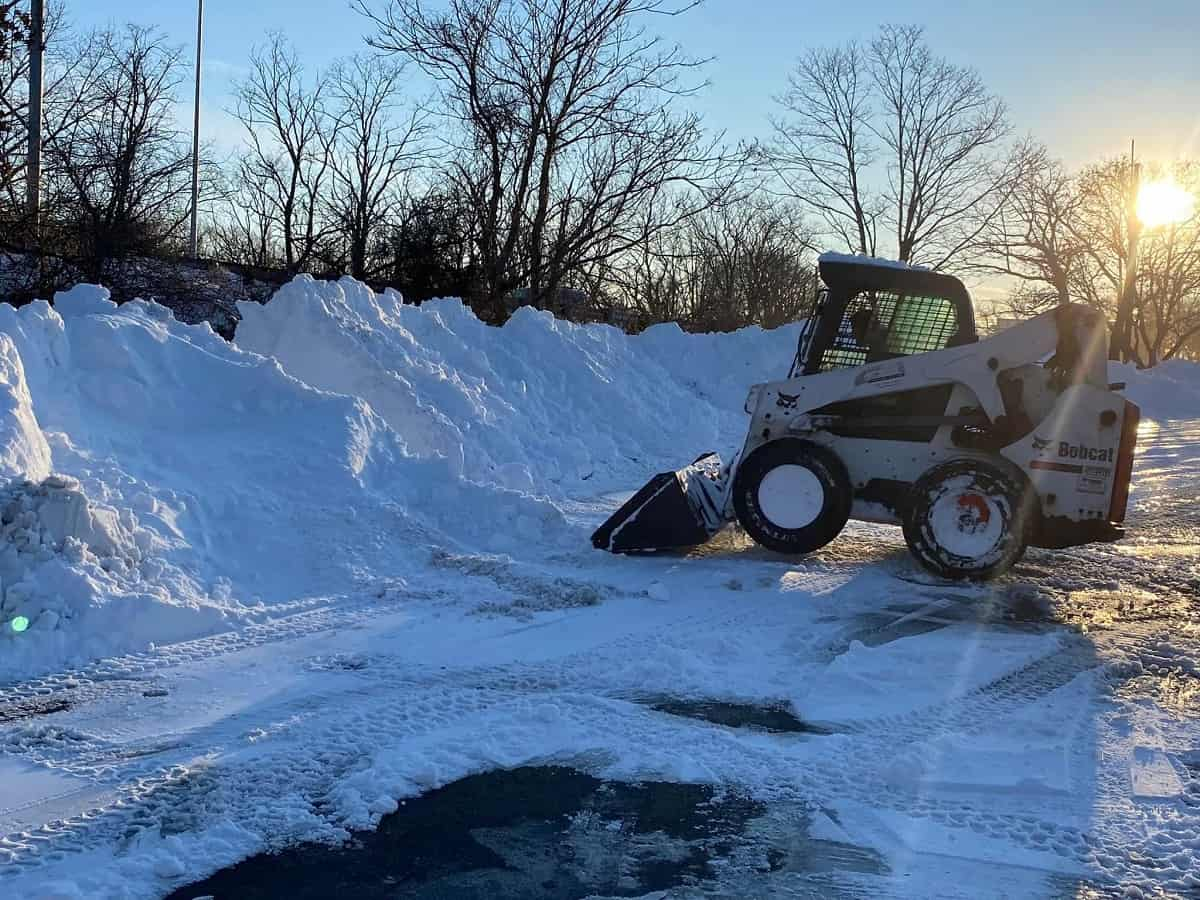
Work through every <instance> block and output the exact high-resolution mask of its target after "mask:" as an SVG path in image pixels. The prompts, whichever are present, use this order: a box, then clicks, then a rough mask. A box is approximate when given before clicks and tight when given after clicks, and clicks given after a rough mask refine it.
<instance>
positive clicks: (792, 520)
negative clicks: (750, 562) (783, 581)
mask: <svg viewBox="0 0 1200 900" xmlns="http://www.w3.org/2000/svg"><path fill="white" fill-rule="evenodd" d="M850 500H851V488H850V476H849V475H847V474H846V467H845V466H844V465H842V461H841V460H840V459H838V458H837V456H836V455H835V454H834V453H833V452H832V451H830V450H827V449H826V448H824V447H822V446H820V445H819V444H813V443H810V442H809V441H801V440H797V439H795V438H782V439H780V440H776V441H771V442H770V443H767V444H763V445H762V446H761V447H759V448H758V449H756V450H755V451H753V452H752V453H751V454H750V455H749V456H748V457H746V459H744V460H743V461H742V463H741V465H740V466H738V470H737V474H736V475H735V476H734V479H733V509H734V512H735V513H736V514H737V520H738V522H739V523H740V524H741V526H742V527H743V528H744V529H746V533H747V534H749V535H750V537H752V538H754V540H755V542H756V543H758V544H761V545H762V546H763V547H766V548H767V549H768V550H774V551H776V552H777V553H811V552H812V551H814V550H818V549H820V548H821V547H824V546H825V545H826V544H828V543H829V542H830V541H832V540H833V539H834V538H835V537H837V536H838V533H839V532H841V530H842V528H844V527H845V525H846V520H847V519H848V518H850Z"/></svg>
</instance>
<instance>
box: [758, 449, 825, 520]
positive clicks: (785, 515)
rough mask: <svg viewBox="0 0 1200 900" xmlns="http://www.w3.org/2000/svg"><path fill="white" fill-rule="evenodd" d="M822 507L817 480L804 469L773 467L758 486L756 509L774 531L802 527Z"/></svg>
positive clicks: (820, 490) (823, 498)
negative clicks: (774, 528) (760, 511)
mask: <svg viewBox="0 0 1200 900" xmlns="http://www.w3.org/2000/svg"><path fill="white" fill-rule="evenodd" d="M824 506H825V489H824V487H823V486H822V485H821V479H819V478H817V476H816V475H814V474H813V472H812V470H811V469H806V468H805V467H804V466H796V465H786V466H776V467H775V468H774V469H772V470H771V471H770V472H768V473H767V474H766V475H765V476H764V477H763V480H762V481H760V482H759V484H758V508H759V509H760V510H762V514H763V515H764V516H766V517H767V519H768V520H769V521H770V523H771V524H772V525H774V526H775V527H777V528H787V529H789V530H792V529H796V528H803V527H804V526H805V525H810V524H812V523H813V522H815V521H816V519H817V517H818V516H820V515H821V509H822V508H823V507H824Z"/></svg>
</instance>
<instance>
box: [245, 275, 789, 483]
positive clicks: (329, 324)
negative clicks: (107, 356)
mask: <svg viewBox="0 0 1200 900" xmlns="http://www.w3.org/2000/svg"><path fill="white" fill-rule="evenodd" d="M239 310H240V312H241V314H242V321H241V322H240V323H239V325H238V329H237V334H236V338H235V340H236V342H237V344H238V345H239V346H240V347H242V348H244V349H247V350H253V351H255V352H258V353H262V354H264V355H268V356H273V357H275V358H276V359H278V360H279V361H280V363H281V364H282V365H283V367H284V368H285V369H286V370H287V371H288V372H290V373H291V374H293V375H295V376H296V377H297V378H300V379H302V380H303V381H305V382H307V383H309V384H311V385H313V386H315V387H320V388H323V389H325V390H329V391H336V392H338V393H344V394H348V395H351V396H356V397H362V398H363V399H365V400H367V401H368V402H369V403H370V404H371V407H372V408H373V409H374V410H375V411H376V412H378V413H379V414H380V415H381V416H383V417H384V419H386V420H387V422H388V423H389V424H390V425H391V426H392V428H393V429H395V431H396V432H397V433H399V434H400V435H401V436H402V437H403V438H404V440H405V442H406V443H407V445H408V446H409V448H410V449H411V450H413V451H414V452H416V453H418V454H420V455H422V456H432V455H442V456H444V457H446V458H447V459H448V460H449V461H450V464H451V465H452V467H453V468H454V471H456V472H462V473H463V474H464V475H465V476H466V477H468V478H470V479H473V480H476V481H482V482H494V483H497V484H501V485H505V486H508V487H512V488H518V489H521V490H537V491H539V492H544V493H548V494H550V495H551V496H562V495H571V494H576V493H589V494H590V493H595V492H597V491H598V490H602V489H607V488H628V489H633V488H635V487H637V486H638V484H640V483H641V482H642V481H644V480H645V478H646V477H647V476H648V475H649V474H651V472H653V471H654V470H655V469H656V468H663V467H667V468H674V467H676V466H678V465H680V464H682V463H685V462H690V461H691V459H692V458H694V457H695V456H697V455H699V454H700V453H703V452H706V451H708V450H713V449H716V450H730V449H736V447H737V445H740V443H741V440H742V437H743V434H742V431H743V429H744V428H745V417H744V414H743V412H742V403H743V402H744V400H745V397H746V391H747V389H748V387H749V386H750V385H751V384H753V383H755V382H758V381H764V380H767V379H769V378H775V377H780V376H781V375H782V374H783V373H784V372H786V371H787V367H788V364H789V363H790V361H791V358H792V354H793V352H794V349H795V343H796V328H795V327H790V328H781V329H777V330H775V331H763V330H762V329H760V328H747V329H743V330H742V331H739V332H736V333H734V334H728V335H724V334H722V335H690V334H685V333H684V332H683V331H682V330H680V329H679V327H678V326H676V325H673V324H672V325H660V326H656V327H654V328H651V329H649V330H648V331H646V332H645V333H644V334H640V335H636V336H629V335H626V334H624V333H623V332H621V331H620V330H618V329H616V328H612V327H609V326H605V325H577V324H574V323H571V322H565V321H560V320H557V319H555V318H554V317H553V316H551V315H550V314H549V313H547V312H541V311H537V310H534V309H531V308H522V309H519V310H518V311H517V312H516V314H515V315H514V316H513V317H512V318H511V319H510V320H509V321H508V322H507V323H506V324H505V325H504V326H503V327H502V328H495V327H491V326H488V325H486V324H484V323H483V322H481V321H480V320H479V319H478V318H476V317H475V315H474V314H473V313H472V312H471V310H470V309H468V308H467V307H466V306H464V305H463V304H462V303H461V302H460V301H458V300H453V299H450V300H435V301H429V302H426V303H424V304H422V305H421V306H419V307H417V306H411V305H408V306H406V305H403V304H402V303H401V298H400V296H399V295H398V294H396V293H394V292H391V291H388V292H385V293H383V294H375V293H373V292H372V291H371V290H370V289H369V288H367V287H366V286H365V285H362V284H360V283H358V282H356V281H353V280H352V279H348V278H345V279H342V280H341V281H339V282H318V281H314V280H313V279H311V278H309V277H307V276H300V277H298V278H296V279H295V280H294V281H292V282H291V283H290V284H288V285H286V286H285V287H283V288H282V289H281V290H280V291H279V292H278V293H277V294H276V295H275V296H274V297H273V298H272V299H271V300H270V301H269V302H268V303H267V304H265V305H259V304H255V303H242V304H239Z"/></svg>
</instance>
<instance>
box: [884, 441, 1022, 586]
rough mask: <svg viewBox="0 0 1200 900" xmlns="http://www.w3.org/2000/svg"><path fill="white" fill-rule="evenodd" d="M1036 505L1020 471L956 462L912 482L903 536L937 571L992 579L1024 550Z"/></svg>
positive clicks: (927, 565) (920, 559)
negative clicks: (1033, 509)
mask: <svg viewBox="0 0 1200 900" xmlns="http://www.w3.org/2000/svg"><path fill="white" fill-rule="evenodd" d="M1032 507H1033V498H1032V494H1031V492H1030V490H1029V488H1028V486H1027V485H1026V484H1025V481H1024V479H1023V478H1021V476H1020V474H1019V473H1017V472H1009V471H1007V470H1006V469H1004V468H1001V467H1000V466H996V465H992V464H990V463H987V462H984V461H981V460H973V459H959V460H953V461H951V462H948V463H942V464H941V465H939V466H934V467H933V468H932V469H930V470H929V471H928V472H926V473H925V474H924V475H922V476H921V477H920V478H919V479H917V482H916V483H915V484H914V485H913V488H912V495H911V499H910V503H909V508H908V512H907V515H906V516H905V518H904V540H905V542H906V543H907V544H908V549H909V550H910V551H912V555H913V556H914V557H916V559H917V562H919V563H920V564H921V565H922V566H924V567H925V568H926V569H928V570H929V571H930V572H932V573H934V574H935V575H940V576H941V577H943V578H951V579H955V580H962V579H971V580H983V579H987V578H992V577H995V576H996V575H1000V574H1002V573H1003V572H1005V571H1007V570H1008V568H1009V567H1011V566H1012V565H1013V564H1014V563H1016V562H1017V560H1019V559H1020V558H1021V556H1022V554H1024V552H1025V546H1026V543H1027V540H1028V536H1029V525H1030V518H1031V515H1032Z"/></svg>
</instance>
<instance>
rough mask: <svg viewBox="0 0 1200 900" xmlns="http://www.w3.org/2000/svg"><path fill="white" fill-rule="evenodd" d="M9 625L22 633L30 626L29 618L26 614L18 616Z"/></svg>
mask: <svg viewBox="0 0 1200 900" xmlns="http://www.w3.org/2000/svg"><path fill="white" fill-rule="evenodd" d="M8 627H9V628H11V629H12V630H13V631H15V632H16V633H17V634H20V633H21V632H22V631H24V630H25V629H26V628H28V627H29V620H28V619H27V618H25V617H24V616H16V617H15V618H14V619H13V620H12V621H11V622H9V623H8Z"/></svg>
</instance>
